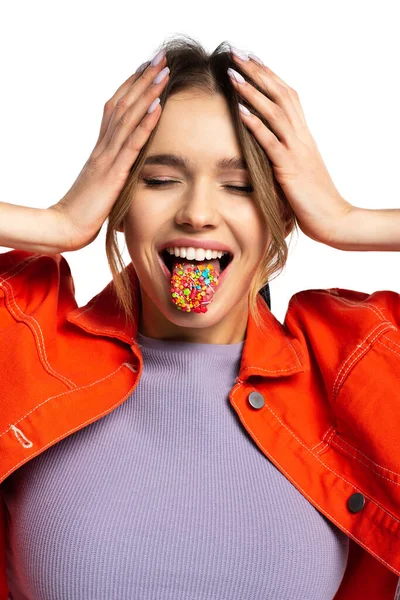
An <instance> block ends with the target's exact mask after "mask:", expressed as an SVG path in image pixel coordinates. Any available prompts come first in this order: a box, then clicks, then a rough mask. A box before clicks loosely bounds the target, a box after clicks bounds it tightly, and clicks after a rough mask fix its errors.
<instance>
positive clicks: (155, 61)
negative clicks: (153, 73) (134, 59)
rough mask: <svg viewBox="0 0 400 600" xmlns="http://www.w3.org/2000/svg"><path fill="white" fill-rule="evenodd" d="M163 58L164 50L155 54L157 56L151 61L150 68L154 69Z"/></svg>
mask: <svg viewBox="0 0 400 600" xmlns="http://www.w3.org/2000/svg"><path fill="white" fill-rule="evenodd" d="M164 56H165V50H164V49H162V50H160V52H157V54H156V55H155V57H154V58H153V60H152V61H151V66H152V67H156V66H157V65H158V64H160V62H161V61H162V59H163V58H164Z"/></svg>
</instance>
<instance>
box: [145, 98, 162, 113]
mask: <svg viewBox="0 0 400 600" xmlns="http://www.w3.org/2000/svg"><path fill="white" fill-rule="evenodd" d="M158 104H160V98H156V99H155V100H153V102H152V103H151V104H150V106H149V108H148V109H147V112H148V113H152V112H154V111H155V110H156V108H157V105H158Z"/></svg>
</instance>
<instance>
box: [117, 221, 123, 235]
mask: <svg viewBox="0 0 400 600" xmlns="http://www.w3.org/2000/svg"><path fill="white" fill-rule="evenodd" d="M116 231H120V232H121V233H123V232H124V222H123V221H121V222H120V224H119V225H118V226H117V227H116Z"/></svg>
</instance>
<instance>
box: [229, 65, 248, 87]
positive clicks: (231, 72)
mask: <svg viewBox="0 0 400 600" xmlns="http://www.w3.org/2000/svg"><path fill="white" fill-rule="evenodd" d="M228 75H230V76H231V77H233V79H235V80H236V81H237V82H238V83H245V82H246V80H245V78H244V77H242V76H241V74H240V73H238V72H237V71H235V69H231V67H229V69H228Z"/></svg>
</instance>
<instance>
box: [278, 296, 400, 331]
mask: <svg viewBox="0 0 400 600" xmlns="http://www.w3.org/2000/svg"><path fill="white" fill-rule="evenodd" d="M286 319H287V320H288V321H289V322H290V323H293V322H297V323H298V324H299V326H301V327H304V328H306V329H309V330H311V329H313V328H314V329H315V328H316V329H318V330H319V331H320V332H321V333H322V332H323V331H325V330H326V328H327V327H328V328H331V329H332V330H333V331H335V332H336V333H338V332H339V331H340V332H342V333H343V335H346V332H348V328H350V329H351V330H353V331H358V332H360V333H362V332H365V331H367V330H368V329H369V328H370V327H373V326H379V325H384V324H386V325H392V328H396V329H397V328H398V327H399V326H400V294H398V293H396V292H393V291H391V290H378V291H375V292H372V293H367V292H361V291H358V290H348V289H343V288H328V289H310V290H303V291H300V292H297V293H296V294H294V295H293V296H292V297H291V298H290V301H289V305H288V310H287V314H286Z"/></svg>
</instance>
